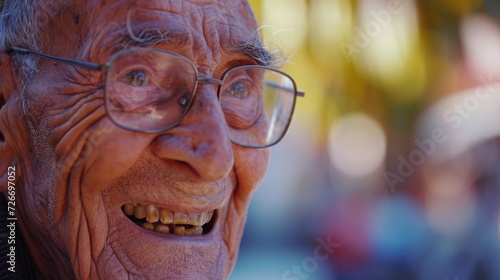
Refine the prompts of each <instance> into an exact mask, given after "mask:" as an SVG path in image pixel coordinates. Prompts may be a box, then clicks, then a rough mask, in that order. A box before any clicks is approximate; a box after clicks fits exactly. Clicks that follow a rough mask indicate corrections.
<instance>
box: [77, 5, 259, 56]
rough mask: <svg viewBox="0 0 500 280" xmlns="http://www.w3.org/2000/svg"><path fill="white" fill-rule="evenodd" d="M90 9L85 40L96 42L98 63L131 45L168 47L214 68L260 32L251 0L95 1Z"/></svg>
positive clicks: (93, 47) (93, 45)
mask: <svg viewBox="0 0 500 280" xmlns="http://www.w3.org/2000/svg"><path fill="white" fill-rule="evenodd" d="M96 7H99V8H98V9H97V8H96ZM85 8H86V10H87V13H88V15H89V17H90V20H89V21H87V22H89V23H90V25H89V27H88V30H89V32H88V34H87V38H86V39H87V40H90V41H91V42H92V43H91V44H89V46H88V47H89V50H88V51H89V53H91V54H90V55H91V56H92V55H96V56H97V57H103V56H106V54H107V53H110V52H113V51H114V50H115V49H116V48H125V47H129V46H130V45H131V44H133V45H134V46H151V45H153V46H158V45H163V46H164V47H165V48H168V49H174V50H175V51H179V52H181V53H182V54H184V55H186V56H187V57H189V58H191V59H193V60H197V59H198V58H199V57H203V58H204V60H213V61H207V62H206V63H208V64H210V63H214V62H217V61H220V60H222V59H223V58H222V57H221V56H222V55H223V54H224V53H232V52H234V51H235V49H237V48H238V46H241V45H242V44H243V43H244V42H247V41H249V40H251V39H252V37H255V36H256V33H255V32H256V30H257V23H256V21H255V18H254V15H253V12H252V10H251V8H250V6H249V4H248V2H247V1H246V0H236V1H235V0H226V1H186V0H176V1H164V0H163V1H161V0H155V1H151V0H144V1H99V0H94V1H89V2H87V4H86V5H85ZM198 60H199V59H198ZM195 63H196V61H195ZM201 64H204V63H201Z"/></svg>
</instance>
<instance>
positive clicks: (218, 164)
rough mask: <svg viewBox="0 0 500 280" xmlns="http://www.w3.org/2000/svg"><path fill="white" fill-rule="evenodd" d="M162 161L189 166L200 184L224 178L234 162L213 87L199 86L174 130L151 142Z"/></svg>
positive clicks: (208, 85)
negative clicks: (173, 161) (189, 105)
mask: <svg viewBox="0 0 500 280" xmlns="http://www.w3.org/2000/svg"><path fill="white" fill-rule="evenodd" d="M151 147H152V150H153V153H155V154H156V155H157V156H158V157H160V158H162V159H164V160H175V161H180V162H183V163H186V164H187V165H189V166H190V167H191V168H192V169H193V170H194V171H195V172H196V173H197V174H198V176H199V180H202V181H217V180H220V179H222V178H224V177H225V176H226V175H227V174H228V173H229V172H230V171H231V169H232V167H233V163H234V156H233V149H232V144H231V141H230V139H229V134H228V129H227V125H226V121H225V118H224V114H223V112H222V109H221V107H220V105H219V101H218V99H217V94H216V91H215V89H214V86H213V85H210V84H200V85H199V86H198V89H197V93H196V95H195V99H194V100H193V105H192V107H191V108H190V110H189V112H188V113H187V115H186V116H185V117H184V118H183V119H182V121H181V122H180V123H179V124H178V125H177V126H176V127H174V128H172V129H170V130H168V131H167V132H165V133H164V134H161V135H159V136H157V137H156V138H155V139H154V140H153V142H152V143H151Z"/></svg>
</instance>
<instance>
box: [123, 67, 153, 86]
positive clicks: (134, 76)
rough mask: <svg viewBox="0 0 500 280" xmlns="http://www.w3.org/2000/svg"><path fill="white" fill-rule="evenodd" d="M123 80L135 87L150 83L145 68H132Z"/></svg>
mask: <svg viewBox="0 0 500 280" xmlns="http://www.w3.org/2000/svg"><path fill="white" fill-rule="evenodd" d="M122 80H123V82H124V83H126V84H129V85H131V86H134V87H144V86H146V85H147V84H148V74H146V72H145V71H143V70H132V71H130V72H127V73H126V74H125V76H123V78H122Z"/></svg>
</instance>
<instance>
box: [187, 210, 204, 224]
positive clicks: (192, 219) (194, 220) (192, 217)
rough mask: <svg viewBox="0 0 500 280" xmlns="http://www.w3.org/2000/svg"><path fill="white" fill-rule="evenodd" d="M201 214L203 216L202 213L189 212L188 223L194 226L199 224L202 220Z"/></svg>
mask: <svg viewBox="0 0 500 280" xmlns="http://www.w3.org/2000/svg"><path fill="white" fill-rule="evenodd" d="M199 216H201V215H200V214H197V213H190V214H188V217H187V224H188V225H193V226H197V225H199V224H200V221H199V219H200V218H199Z"/></svg>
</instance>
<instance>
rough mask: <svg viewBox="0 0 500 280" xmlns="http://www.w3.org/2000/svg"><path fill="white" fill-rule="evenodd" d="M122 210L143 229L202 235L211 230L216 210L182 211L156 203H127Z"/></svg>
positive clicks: (165, 232)
mask: <svg viewBox="0 0 500 280" xmlns="http://www.w3.org/2000/svg"><path fill="white" fill-rule="evenodd" d="M122 211H123V213H125V215H127V217H128V218H129V219H130V220H131V221H133V222H134V223H135V224H136V225H138V226H140V227H142V228H143V229H146V230H150V231H156V232H159V233H163V234H174V235H184V236H200V235H205V234H207V233H209V232H210V230H211V229H212V227H213V224H214V221H213V220H215V218H214V219H212V218H213V217H214V210H212V211H208V212H203V213H180V212H173V211H169V210H167V209H164V208H160V207H157V206H154V205H142V204H139V203H138V204H136V205H134V204H132V203H127V204H125V205H123V206H122Z"/></svg>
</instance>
